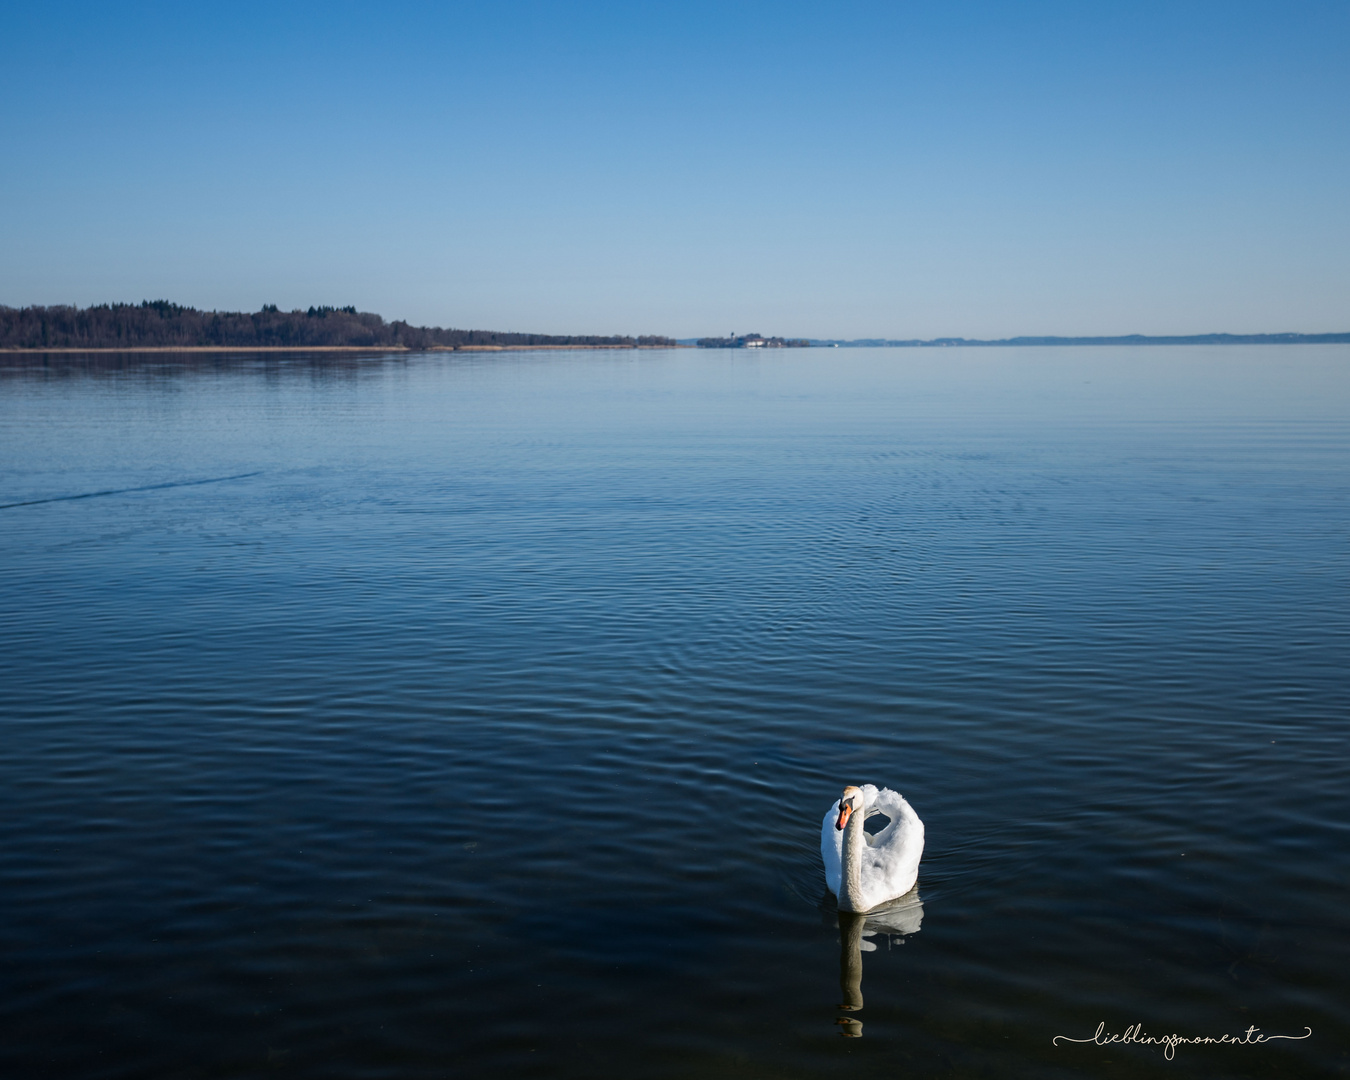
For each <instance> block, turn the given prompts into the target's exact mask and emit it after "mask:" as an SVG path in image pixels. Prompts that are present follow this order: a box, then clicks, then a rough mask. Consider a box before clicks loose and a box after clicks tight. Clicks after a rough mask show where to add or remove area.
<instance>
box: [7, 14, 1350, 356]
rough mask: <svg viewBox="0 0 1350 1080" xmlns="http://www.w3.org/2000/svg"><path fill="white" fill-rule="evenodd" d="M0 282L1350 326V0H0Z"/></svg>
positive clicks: (573, 319)
mask: <svg viewBox="0 0 1350 1080" xmlns="http://www.w3.org/2000/svg"><path fill="white" fill-rule="evenodd" d="M0 49H2V50H3V56H4V62H3V64H0V101H2V102H3V106H4V107H3V109H0V138H2V139H3V144H2V145H3V146H4V147H5V148H6V153H5V159H6V166H5V168H4V169H2V170H0V303H7V304H11V305H22V304H31V303H77V304H88V303H96V302H102V301H105V300H130V301H139V300H141V299H145V298H158V297H164V298H168V299H172V300H177V301H179V302H181V303H188V304H193V305H195V306H198V307H203V308H221V309H245V310H256V309H257V308H258V306H259V305H261V304H263V303H277V304H280V305H281V306H282V307H283V308H290V307H297V306H299V307H307V306H308V305H310V304H322V303H327V304H336V305H342V304H356V305H357V306H358V307H359V308H361V309H362V310H370V311H378V312H381V313H382V314H384V315H385V316H387V317H390V318H406V319H409V320H411V321H413V322H416V323H430V324H436V325H443V326H458V327H484V328H492V329H500V330H529V331H540V332H554V333H583V332H589V333H617V332H623V333H666V334H675V335H679V336H686V335H695V334H705V333H726V332H728V331H732V330H736V331H741V332H744V331H748V330H754V331H759V332H763V333H781V334H791V335H807V336H812V337H864V336H889V337H932V336H945V335H962V336H968V337H1001V336H1005V335H1013V334H1042V333H1049V334H1079V333H1104V334H1114V333H1131V332H1140V333H1199V332H1206V331H1212V330H1227V331H1233V332H1260V331H1282V330H1302V331H1309V332H1316V331H1329V330H1350V303H1348V302H1347V301H1350V63H1348V62H1347V61H1346V57H1347V56H1350V4H1347V3H1344V2H1338V3H1302V4H1300V3H1283V4H1274V3H1242V2H1237V0H1230V2H1224V3H1186V2H1184V0H1172V2H1168V3H1132V4H1111V3H1105V2H1103V3H1091V4H1088V3H1072V4H1070V3H1062V4H1051V3H1025V4H1016V3H959V2H955V3H942V4H939V3H926V4H905V3H900V2H889V3H831V4H823V3H822V4H794V3H787V2H783V0H778V2H774V3H733V2H723V3H718V4H711V3H708V4H704V3H639V2H630V3H612V4H609V3H587V2H582V3H550V4H544V3H513V2H509V0H506V2H494V3H491V4H488V3H477V4H430V3H427V4H415V3H381V4H378V5H377V4H366V3H341V2H333V0H330V2H327V3H324V4H301V3H295V4H288V3H281V2H274V3H269V4H253V3H235V4H229V5H223V4H222V5H217V6H214V7H212V6H207V5H182V4H118V5H114V4H72V3H59V2H56V3H45V4H29V5H20V4H17V3H11V4H8V5H5V7H4V9H3V11H0Z"/></svg>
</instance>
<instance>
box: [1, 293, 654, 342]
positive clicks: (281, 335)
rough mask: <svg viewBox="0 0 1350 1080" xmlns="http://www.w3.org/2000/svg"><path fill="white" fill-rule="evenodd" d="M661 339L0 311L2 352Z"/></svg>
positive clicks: (239, 316)
mask: <svg viewBox="0 0 1350 1080" xmlns="http://www.w3.org/2000/svg"><path fill="white" fill-rule="evenodd" d="M675 344H676V343H675V340H674V339H673V338H668V337H660V336H656V335H652V336H643V337H627V336H624V335H611V336H599V335H582V336H577V335H557V334H516V333H503V332H501V331H498V330H443V329H441V328H440V327H438V326H411V325H409V324H408V323H406V322H403V321H401V320H397V321H394V322H385V321H384V319H383V318H382V317H380V316H379V315H373V314H371V313H370V312H365V311H357V310H356V308H354V307H336V308H335V307H311V308H309V309H308V310H303V311H302V310H300V309H298V308H297V309H296V310H294V311H280V310H278V308H277V306H276V305H275V304H265V305H263V307H262V309H261V310H259V311H255V312H251V313H250V312H243V311H198V310H197V309H196V308H191V307H183V306H182V305H180V304H173V303H170V302H169V301H167V300H145V301H142V302H141V303H139V304H97V305H95V306H93V307H87V308H77V307H67V306H53V307H25V308H13V307H5V306H3V305H0V350H2V349H7V350H11V351H44V350H51V349H60V350H85V349H114V350H122V349H125V350H135V349H156V350H160V349H191V350H203V349H208V350H215V349H265V350H287V349H295V350H301V349H412V350H435V349H456V350H459V349H464V350H475V349H522V348H524V349H530V348H534V349H605V348H609V349H634V348H638V349H641V348H659V347H665V348H670V347H673V346H674V345H675Z"/></svg>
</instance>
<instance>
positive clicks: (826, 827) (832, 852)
mask: <svg viewBox="0 0 1350 1080" xmlns="http://www.w3.org/2000/svg"><path fill="white" fill-rule="evenodd" d="M838 819H839V802H838V800H836V801H835V802H833V803H831V804H830V808H829V809H828V810H826V811H825V820H824V821H823V822H821V824H820V857H821V859H822V860H824V862H825V887H826V888H828V889H829V890H830V892H832V893H834V895H835V896H838V895H839V883H840V881H841V880H842V879H843V876H844V834H843V832H842V831H841V830H839V829H836V828H835V827H834V823H835V822H836V821H837V820H838Z"/></svg>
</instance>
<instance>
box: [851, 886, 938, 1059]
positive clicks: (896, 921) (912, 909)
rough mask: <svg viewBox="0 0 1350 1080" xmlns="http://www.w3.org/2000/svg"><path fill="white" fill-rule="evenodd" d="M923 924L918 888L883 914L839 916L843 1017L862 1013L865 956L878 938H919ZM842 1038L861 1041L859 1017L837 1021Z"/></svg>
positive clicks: (875, 912)
mask: <svg viewBox="0 0 1350 1080" xmlns="http://www.w3.org/2000/svg"><path fill="white" fill-rule="evenodd" d="M922 923H923V901H922V900H920V899H919V888H918V886H917V885H916V886H915V887H914V888H913V889H911V890H910V891H909V892H907V893H906V894H905V895H904V896H902V897H901V898H900V899H899V900H897V901H896V902H895V903H894V904H893V905H891V906H890V907H887V908H886V909H885V910H882V911H873V912H869V913H868V914H866V915H857V914H854V913H853V912H851V911H841V912H839V993H840V999H841V1000H840V1002H839V1005H838V1008H839V1010H840V1011H841V1012H844V1013H856V1012H859V1011H861V1010H862V1007H863V993H862V975H863V953H865V952H875V951H876V948H877V945H876V942H875V941H873V940H871V939H872V938H874V937H876V936H877V935H878V934H881V935H884V936H885V938H886V939H887V941H888V942H889V941H890V939H891V938H895V937H900V938H904V937H908V936H909V935H910V934H917V933H918V932H919V927H920V925H921V924H922ZM835 1024H836V1025H838V1027H839V1034H840V1035H843V1036H845V1037H847V1038H850V1039H861V1038H862V1021H861V1020H859V1019H858V1018H857V1017H856V1016H841V1017H839V1018H838V1019H836V1020H835Z"/></svg>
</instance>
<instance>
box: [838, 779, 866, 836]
mask: <svg viewBox="0 0 1350 1080" xmlns="http://www.w3.org/2000/svg"><path fill="white" fill-rule="evenodd" d="M862 808H863V792H862V788H857V787H853V786H852V785H849V786H848V787H846V788H844V794H843V795H841V796H840V797H839V818H838V820H837V821H835V823H834V827H835V828H836V829H842V828H843V827H844V826H845V825H847V824H848V819H849V818H850V817H852V816H853V815H854V814H856V813H857V812H858V811H860V810H861V809H862Z"/></svg>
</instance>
